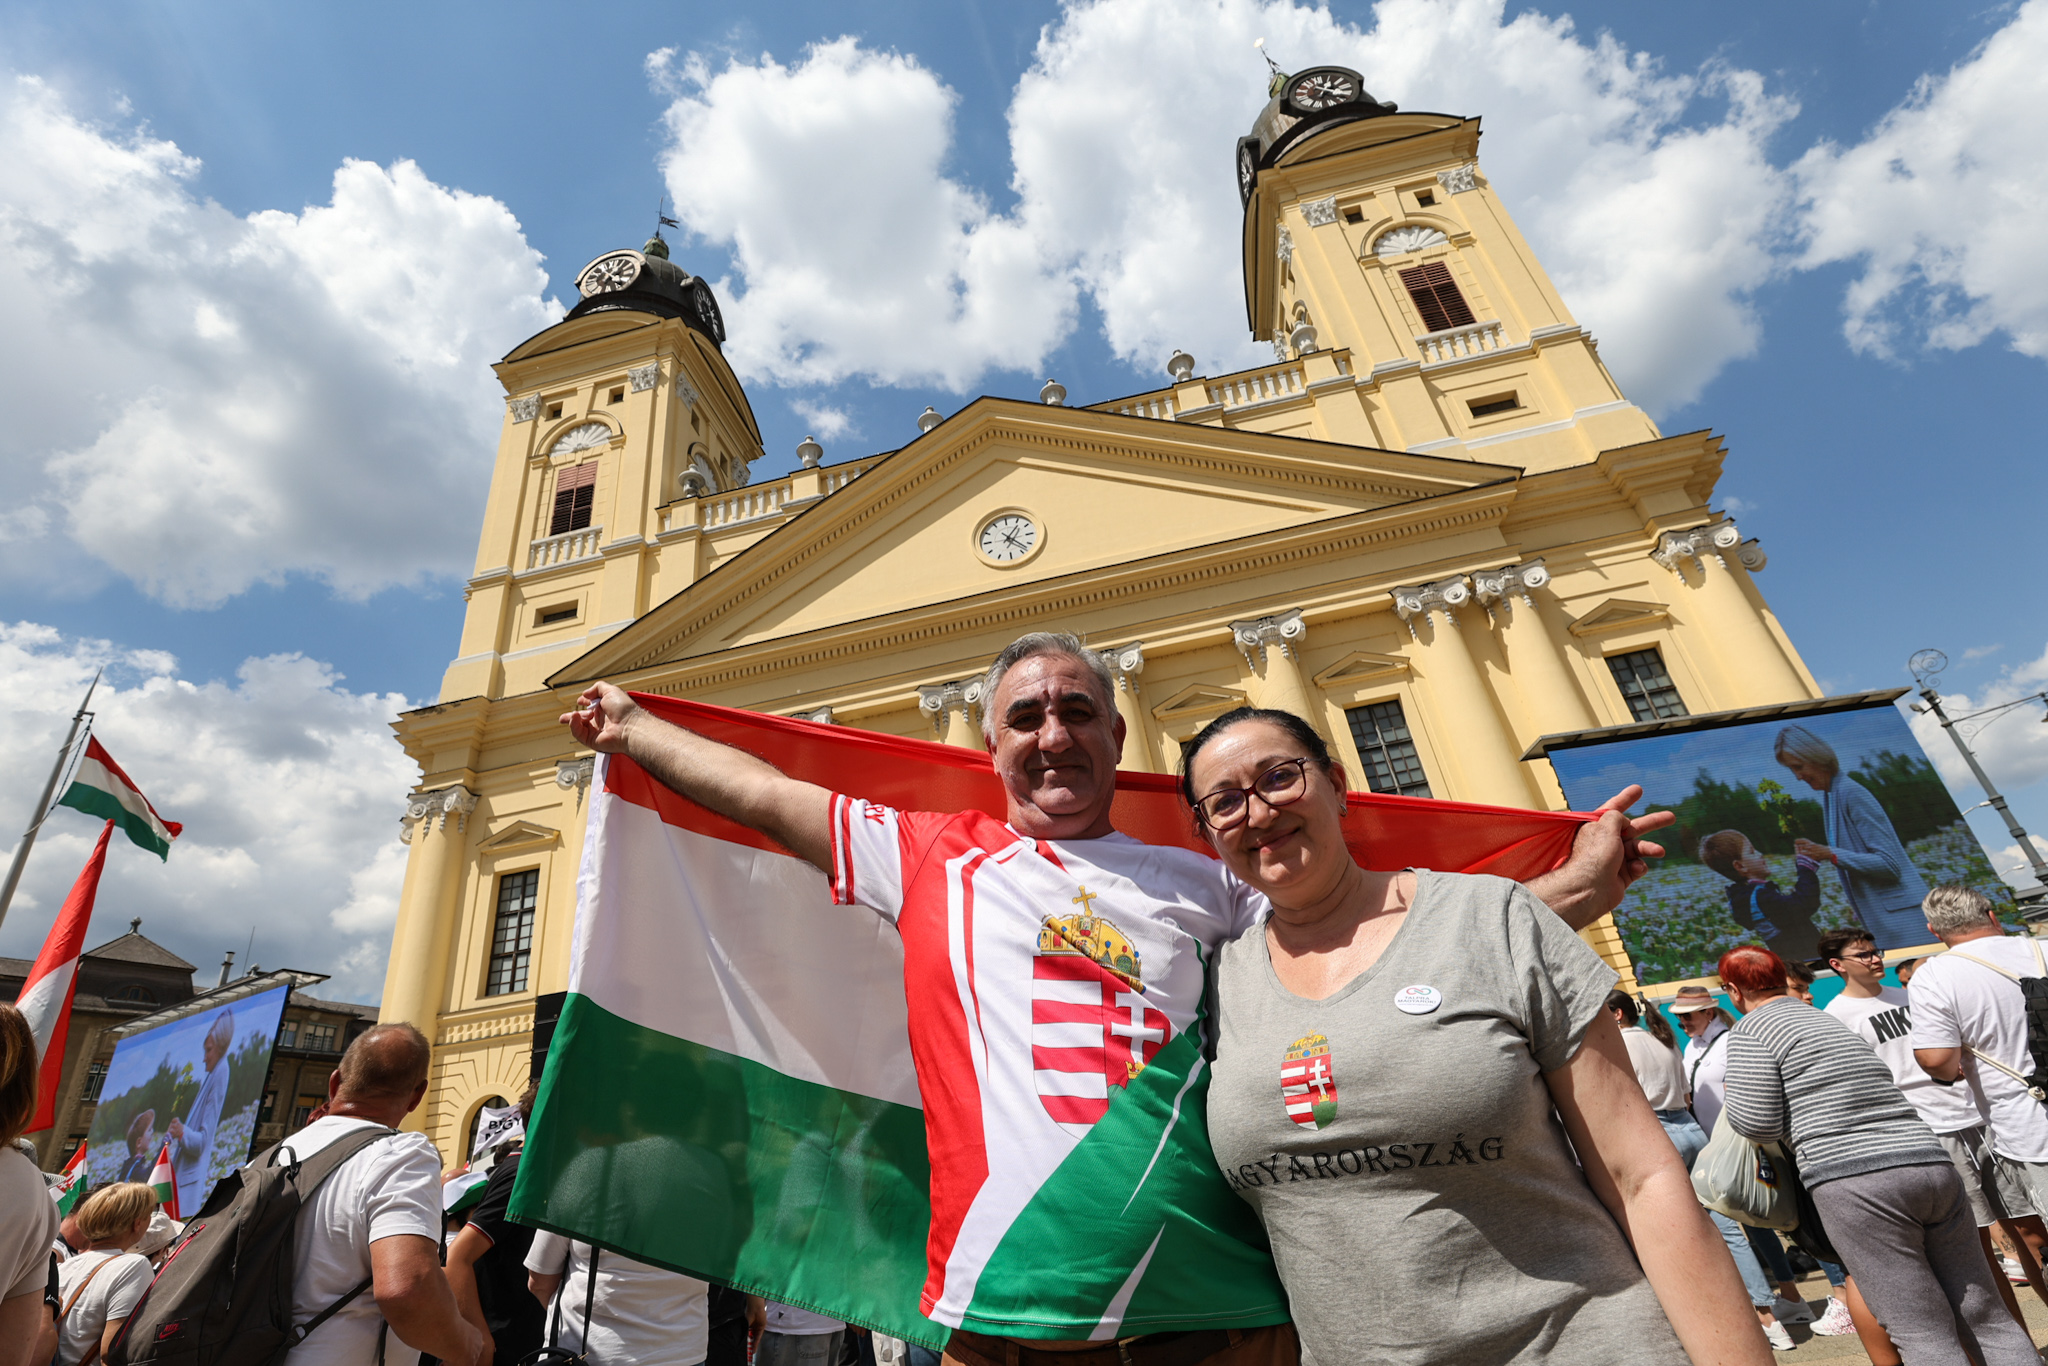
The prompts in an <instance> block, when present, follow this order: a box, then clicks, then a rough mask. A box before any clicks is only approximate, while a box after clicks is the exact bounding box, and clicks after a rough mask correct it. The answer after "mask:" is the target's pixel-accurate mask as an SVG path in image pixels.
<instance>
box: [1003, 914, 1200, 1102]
mask: <svg viewBox="0 0 2048 1366" xmlns="http://www.w3.org/2000/svg"><path fill="white" fill-rule="evenodd" d="M1100 899H1101V898H1100V896H1099V894H1097V893H1095V892H1091V891H1089V890H1088V889H1087V888H1086V887H1083V888H1081V894H1080V895H1079V896H1077V897H1075V898H1073V900H1074V902H1075V904H1076V905H1078V906H1079V907H1080V908H1081V909H1080V910H1079V911H1076V912H1074V913H1071V914H1067V915H1049V916H1047V917H1046V918H1045V920H1044V922H1043V923H1042V924H1041V925H1040V926H1039V929H1038V952H1037V954H1036V955H1035V956H1034V957H1033V958H1032V964H1031V977H1032V982H1031V1069H1032V1077H1033V1080H1034V1082H1035V1083H1036V1085H1037V1089H1038V1098H1039V1100H1040V1101H1041V1102H1042V1103H1043V1104H1044V1105H1045V1111H1046V1113H1047V1114H1049V1115H1051V1116H1052V1117H1053V1119H1054V1120H1056V1121H1058V1122H1059V1123H1060V1124H1062V1125H1064V1126H1066V1127H1067V1128H1069V1129H1071V1130H1073V1131H1075V1132H1076V1133H1079V1132H1084V1131H1085V1130H1086V1129H1087V1128H1088V1127H1089V1126H1090V1125H1092V1124H1094V1123H1095V1121H1097V1120H1098V1119H1101V1118H1102V1116H1103V1115H1104V1114H1106V1113H1107V1112H1108V1110H1109V1093H1110V1088H1111V1087H1116V1086H1123V1085H1125V1084H1127V1083H1128V1082H1129V1081H1130V1079H1131V1078H1132V1077H1135V1076H1137V1075H1138V1073H1139V1072H1141V1071H1143V1070H1144V1067H1145V1064H1146V1063H1148V1062H1150V1061H1151V1060H1152V1057H1153V1055H1154V1054H1156V1053H1157V1052H1158V1051H1159V1050H1160V1049H1161V1048H1162V1047H1164V1046H1165V1044H1166V1041H1167V1038H1168V1037H1169V1036H1170V1035H1171V1034H1172V1033H1173V1028H1172V1026H1171V1025H1170V1024H1168V1023H1167V1019H1166V1016H1165V1015H1164V1014H1163V1013H1161V1012H1160V1011H1157V1010H1154V1009H1152V1007H1151V1006H1150V1004H1149V1003H1148V1002H1147V1001H1146V1000H1145V994H1144V992H1145V979H1144V967H1143V963H1142V960H1141V957H1140V955H1139V953H1138V948H1137V945H1135V944H1133V943H1132V942H1131V939H1130V936H1129V935H1127V934H1125V933H1124V932H1123V931H1122V930H1121V929H1119V928H1118V927H1117V925H1116V924H1115V922H1113V921H1112V920H1110V918H1109V917H1108V916H1106V915H1097V914H1095V913H1094V910H1093V909H1092V908H1093V904H1094V903H1095V902H1096V901H1098V900H1100Z"/></svg>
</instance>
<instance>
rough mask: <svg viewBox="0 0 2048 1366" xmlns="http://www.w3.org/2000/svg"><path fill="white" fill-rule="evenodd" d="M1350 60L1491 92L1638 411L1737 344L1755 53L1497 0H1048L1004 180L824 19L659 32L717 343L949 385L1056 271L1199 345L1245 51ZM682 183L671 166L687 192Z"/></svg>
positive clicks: (1762, 112)
mask: <svg viewBox="0 0 2048 1366" xmlns="http://www.w3.org/2000/svg"><path fill="white" fill-rule="evenodd" d="M1260 36H1263V37H1265V38H1266V39H1267V46H1268V50H1270V51H1273V52H1275V53H1277V54H1279V55H1280V56H1281V58H1282V59H1283V60H1284V61H1286V62H1288V63H1290V64H1292V65H1294V66H1297V67H1299V66H1306V65H1309V64H1311V63H1321V62H1337V63H1342V64H1345V65H1350V66H1355V67H1357V68H1358V69H1359V70H1361V71H1364V72H1366V73H1368V85H1369V86H1370V88H1371V89H1372V91H1373V93H1374V94H1375V95H1376V96H1378V97H1380V98H1391V99H1395V100H1398V101H1400V102H1401V103H1402V104H1403V105H1404V106H1405V107H1408V108H1413V109H1434V110H1443V111H1447V112H1453V113H1479V114H1484V115H1485V116H1486V117H1487V127H1488V130H1489V131H1488V135H1487V142H1486V146H1485V152H1484V161H1485V165H1486V167H1487V170H1488V174H1489V175H1490V177H1491V178H1492V179H1493V181H1494V183H1495V184H1496V185H1497V186H1498V187H1499V188H1500V190H1501V192H1502V194H1503V196H1504V197H1505V198H1506V200H1507V203H1508V205H1509V207H1510V209H1511V210H1512V211H1513V212H1514V213H1515V214H1516V216H1517V218H1518V220H1519V222H1520V223H1521V226H1522V227H1523V229H1524V231H1525V233H1526V234H1527V235H1528V237H1529V238H1530V240H1531V241H1532V243H1533V244H1534V245H1535V247H1536V250H1537V252H1538V254H1539V255H1540V256H1541V257H1542V258H1543V260H1544V262H1545V264H1546V265H1547V266H1548V267H1549V269H1550V271H1551V273H1552V275H1553V276H1554V277H1555V278H1556V280H1557V282H1558V284H1559V285H1560V287H1561V288H1562V289H1563V291H1564V293H1565V297H1566V299H1567V301H1568V303H1569V304H1570V305H1571V306H1572V307H1573V308H1574V310H1575V311H1576V312H1577V313H1578V314H1579V316H1580V317H1581V319H1582V320H1583V321H1585V322H1587V323H1588V324H1589V325H1590V326H1591V327H1592V328H1593V329H1594V330H1595V331H1596V332H1598V334H1599V335H1600V336H1601V338H1602V340H1603V342H1604V343H1605V348H1604V351H1603V354H1604V355H1605V356H1606V357H1607V359H1608V362H1609V364H1610V365H1611V366H1612V367H1613V368H1614V369H1615V370H1616V371H1617V373H1618V375H1619V377H1620V378H1621V380H1622V383H1623V384H1624V386H1625V387H1626V388H1627V389H1628V390H1629V391H1630V393H1631V395H1632V396H1633V397H1635V398H1637V399H1638V401H1640V402H1643V403H1645V404H1647V405H1649V406H1651V407H1652V408H1668V407H1671V406H1674V405H1677V404H1681V403H1683V402H1685V401H1686V400H1688V399H1690V398H1691V397H1693V396H1695V395H1696V394H1697V393H1698V392H1699V390H1700V388H1701V387H1702V386H1703V385H1704V384H1705V383H1706V382H1707V381H1708V380H1709V379H1711V378H1712V377H1713V375H1715V374H1716V373H1718V372H1719V370H1720V369H1721V368H1722V367H1723V366H1724V365H1726V364H1727V363H1728V362H1729V361H1730V360H1731V359H1733V358H1736V357H1739V356H1743V355H1747V354H1749V353H1750V352H1751V351H1753V350H1754V349H1755V346H1756V340H1757V324H1756V319H1755V316H1754V314H1753V312H1752V310H1751V308H1750V306H1749V304H1748V303H1747V292H1748V291H1750V290H1751V289H1753V288H1755V287H1756V286H1757V285H1758V284H1760V283H1762V282H1763V281H1764V280H1765V279H1767V278H1768V277H1769V276H1770V275H1771V273H1772V272H1773V270H1774V269H1775V268H1776V267H1775V265H1774V260H1775V258H1774V257H1773V254H1772V246H1773V242H1774V240H1775V237H1774V234H1775V233H1776V231H1777V228H1776V227H1775V226H1774V225H1775V224H1776V223H1777V221H1778V220H1777V216H1776V213H1775V211H1774V209H1773V208H1772V205H1773V203H1774V202H1775V201H1777V200H1779V199H1781V198H1782V197H1783V193H1784V188H1783V186H1782V185H1781V184H1780V182H1781V181H1782V180H1783V176H1782V173H1780V172H1778V171H1776V170H1774V169H1773V168H1772V167H1771V166H1770V164H1769V162H1768V160H1767V159H1766V157H1765V152H1764V147H1765V142H1766V140H1767V139H1768V138H1769V137H1770V136H1771V135H1772V133H1774V132H1775V131H1776V130H1777V129H1778V128H1779V127H1780V126H1781V125H1782V124H1783V122H1784V121H1785V120H1786V119H1787V118H1789V117H1790V115H1791V114H1792V113H1793V112H1794V110H1793V106H1792V105H1791V104H1790V103H1789V102H1788V101H1786V100H1784V99H1782V98H1777V97H1773V96H1771V95H1769V94H1767V93H1766V91H1765V89H1764V85H1763V82H1762V80H1761V78H1760V77H1758V76H1757V75H1755V74H1754V73H1751V72H1743V71H1733V70H1728V69H1724V68H1721V67H1709V68H1706V69H1704V70H1702V71H1700V72H1697V73H1692V74H1677V75H1667V74H1665V73H1663V72H1661V71H1660V70H1659V68H1658V67H1657V65H1656V63H1654V62H1653V61H1652V60H1650V59H1649V58H1647V57H1645V56H1643V55H1642V54H1638V53H1631V52H1629V51H1627V50H1626V49H1624V48H1622V47H1620V46H1619V45H1618V44H1616V43H1615V42H1613V41H1612V40H1611V39H1609V38H1607V37H1605V36H1602V37H1600V38H1598V39H1596V40H1591V41H1588V40H1586V39H1583V38H1581V37H1579V36H1578V35H1577V34H1576V33H1575V31H1574V30H1573V28H1572V26H1571V23H1570V21H1569V20H1567V19H1547V18H1544V17H1543V16H1540V15H1536V14H1528V13H1525V14H1522V15H1519V16H1517V17H1516V18H1515V19H1514V20H1512V21H1507V20H1505V18H1504V3H1503V0H1383V3H1381V4H1380V5H1378V6H1377V7H1376V8H1375V10H1374V12H1373V23H1372V26H1371V27H1370V28H1359V27H1357V26H1353V25H1349V24H1345V23H1342V22H1340V21H1338V20H1336V19H1334V18H1332V17H1331V16H1330V15H1329V13H1328V12H1327V11H1325V10H1321V9H1310V8H1305V7H1302V6H1299V5H1295V4H1265V5H1261V4H1255V3H1252V0H1209V3H1203V4H1198V5H1189V4H1186V3H1184V2H1183V0H1116V3H1073V4H1069V5H1068V6H1067V7H1066V9H1065V10H1064V12H1063V13H1062V15H1061V17H1060V19H1059V20H1058V21H1057V22H1056V23H1054V24H1052V25H1049V26H1048V27H1047V28H1046V29H1045V30H1044V32H1043V33H1042V35H1041V37H1040V41H1039V45H1038V49H1037V52H1036V54H1035V57H1034V60H1033V63H1032V66H1031V68H1030V69H1029V70H1028V71H1027V72H1026V73H1025V75H1024V77H1023V79H1022V80H1021V81H1020V83H1019V85H1018V87H1017V90H1016V92H1015V94H1014V98H1013V101H1012V104H1011V106H1010V111H1009V122H1010V140H1011V153H1012V157H1013V166H1014V176H1013V180H1012V183H1011V189H1012V190H1013V191H1014V193H1015V194H1016V196H1017V199H1016V203H1015V204H1014V206H1013V207H1011V208H1009V209H1008V210H1007V211H1004V212H1001V213H997V212H994V211H992V210H991V209H990V208H989V206H987V205H986V204H985V203H983V202H982V201H981V200H980V199H978V198H977V197H975V196H974V195H973V194H972V193H970V192H969V191H968V190H966V189H965V188H963V187H962V186H961V185H960V184H959V183H958V182H957V181H955V180H953V179H950V178H948V177H947V175H946V173H945V169H944V168H945V159H946V155H947V153H948V150H949V146H950V141H949V140H950V132H951V108H952V101H953V95H952V93H951V92H950V91H948V90H947V89H946V88H945V87H944V86H942V85H941V84H940V83H939V81H938V80H937V78H936V77H934V76H933V75H932V74H931V73H930V72H929V71H928V70H926V69H925V68H923V67H921V66H919V65H918V64H917V63H916V62H915V61H914V60H911V59H908V58H904V57H899V56H895V55H885V54H878V53H874V52H870V51H867V50H864V49H862V48H861V47H860V46H859V45H858V44H857V43H856V42H855V41H854V40H852V39H846V38H842V39H840V40H838V41H836V42H833V43H827V44H822V45H819V46H817V47H814V48H812V49H810V51H809V52H808V53H807V54H806V55H805V57H804V59H803V60H802V61H801V62H799V63H798V64H797V65H795V66H793V67H785V66H783V65H781V64H779V63H778V62H776V61H775V59H774V58H772V57H762V58H759V59H757V60H754V61H746V60H739V59H735V60H732V61H729V62H727V63H726V64H725V65H724V67H723V68H722V69H720V70H718V71H716V72H714V71H713V70H712V67H711V64H710V62H709V61H708V60H707V59H705V58H703V57H701V56H693V57H688V58H685V59H683V60H682V61H681V62H680V64H678V63H677V62H676V61H675V59H674V58H673V57H672V54H670V53H667V52H664V53H657V54H655V56H654V57H653V58H652V59H650V70H651V71H652V72H653V73H654V74H655V77H656V81H657V85H661V84H662V83H664V82H666V83H668V84H669V85H670V86H671V87H672V88H674V89H676V90H677V91H679V93H678V94H677V96H676V98H675V100H674V103H673V104H672V105H671V106H670V110H669V114H668V121H669V129H670V133H671V137H672V139H673V143H672V147H671V149H670V151H669V153H668V154H667V157H666V161H665V165H666V168H667V171H668V176H669V183H670V185H671V188H672V189H673V190H674V192H675V193H676V195H677V198H678V200H679V202H681V203H682V204H683V205H684V216H685V218H686V220H687V221H688V223H689V226H690V227H691V229H692V230H693V231H695V232H697V233H699V234H701V235H702V236H704V237H705V238H708V239H710V240H712V241H715V242H719V243H723V244H728V245H730V246H731V247H732V248H733V251H734V256H735V260H736V263H737V266H738V270H739V274H740V276H741V279H742V281H743V283H744V290H743V291H732V292H734V293H735V295H736V297H735V298H734V304H733V308H732V309H731V310H730V314H731V318H732V327H733V335H734V343H733V345H732V347H730V348H729V351H728V354H729V355H731V356H732V357H733V359H734V361H735V363H736V364H737V365H739V366H740V368H741V369H742V370H743V372H744V373H746V374H747V375H748V376H749V377H750V378H757V379H776V380H782V381H787V380H790V379H796V380H799V381H803V382H831V381H835V380H840V379H846V378H850V377H856V376H859V377H865V378H868V379H871V380H876V381H879V382H882V383H885V384H908V383H913V382H930V381H934V380H935V381H938V382H940V383H944V384H946V385H948V386H950V387H953V388H955V389H961V388H964V387H966V386H967V385H969V384H972V383H973V382H974V381H975V380H976V379H977V378H979V377H980V376H981V375H982V374H983V373H985V372H986V371H987V370H989V369H991V368H1023V369H1034V370H1035V369H1036V368H1037V367H1038V362H1039V361H1040V360H1042V359H1043V357H1044V355H1045V354H1046V352H1047V351H1048V350H1049V349H1051V347H1053V346H1054V345H1056V344H1057V343H1058V342H1059V341H1060V340H1061V339H1062V338H1063V337H1064V336H1065V334H1066V331H1067V329H1068V328H1069V326H1070V325H1071V320H1072V318H1073V316H1074V313H1073V305H1074V300H1075V296H1076V290H1077V288H1078V289H1081V290H1085V291H1086V292H1087V294H1088V295H1089V296H1090V298H1091V299H1092V301H1093V302H1094V304H1095V305H1097V307H1098V308H1099V309H1100V311H1101V317H1102V326H1103V329H1104V332H1105V334H1106V336H1107V338H1108V341H1109V343H1110V345H1111V347H1112V348H1113V349H1114V350H1115V352H1116V354H1117V355H1118V356H1120V357H1121V358H1123V359H1124V360H1126V361H1129V362H1130V363H1132V364H1133V365H1134V366H1136V367H1137V368H1138V369H1139V371H1140V372H1141V373H1142V374H1146V375H1152V374H1154V373H1156V372H1157V370H1158V368H1159V366H1160V364H1161V363H1162V362H1163V360H1164V357H1165V356H1166V354H1167V353H1168V352H1169V351H1170V350H1171V349H1172V348H1173V347H1175V346H1185V347H1188V348H1189V349H1190V350H1191V351H1193V352H1194V354H1195V355H1196V357H1197V359H1198V360H1199V361H1200V362H1201V365H1202V368H1203V369H1205V370H1207V371H1208V372H1210V373H1222V372H1224V371H1226V370H1229V369H1233V368H1237V367H1240V366H1244V365H1248V364H1256V363H1258V362H1259V361H1260V360H1262V359H1270V352H1265V351H1263V350H1262V349H1261V348H1258V347H1255V346H1254V345H1253V344H1252V343H1251V342H1250V340H1249V337H1248V334H1247V331H1246V327H1245V322H1244V314H1243V304H1242V290H1241V283H1240V263H1239V223H1240V215H1239V211H1238V204H1237V198H1236V190H1235V188H1234V184H1233V180H1232V175H1231V170H1230V154H1231V149H1232V147H1233V146H1234V144H1235V142H1236V139H1237V137H1238V135H1239V134H1240V133H1242V132H1244V131H1245V130H1246V128H1248V127H1249V125H1250V123H1251V120H1252V118H1253V117H1254V115H1255V114H1256V113H1257V112H1258V109H1259V107H1260V105H1261V104H1262V103H1263V102H1264V98H1265V96H1264V68H1263V66H1262V64H1261V63H1260V62H1259V60H1258V58H1257V56H1256V54H1255V53H1254V52H1253V50H1252V46H1251V44H1252V40H1253V39H1254V38H1255V37H1260ZM685 191H687V193H685Z"/></svg>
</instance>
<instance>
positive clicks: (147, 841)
mask: <svg viewBox="0 0 2048 1366" xmlns="http://www.w3.org/2000/svg"><path fill="white" fill-rule="evenodd" d="M57 804H58V805H59V806H68V807H72V808H74V809H75V810H79V811H83V812H86V813H87V814H88V815H93V816H98V817H99V818H100V819H101V820H105V821H112V822H114V824H116V825H118V826H120V827H121V829H122V831H123V832H125V833H126V834H127V836H128V838H129V839H131V840H133V841H134V842H135V843H136V844H139V845H141V846H142V847H143V848H144V849H147V850H149V852H150V853H152V854H155V855H156V856H157V857H158V858H161V859H168V858H169V857H170V856H171V841H172V840H174V839H176V838H177V837H178V836H179V835H180V834H182V833H183V832H184V829H185V827H184V826H182V825H180V824H178V823H177V822H176V821H167V820H165V819H164V818H163V817H161V816H159V815H157V814H156V808H155V807H153V806H151V805H150V804H149V798H147V797H145V796H143V795H142V792H141V790H140V789H138V788H137V787H136V786H135V784H134V783H133V782H132V781H130V779H129V777H128V775H127V774H125V773H123V772H122V771H121V766H120V765H119V764H117V763H115V762H114V761H113V759H112V758H111V757H110V756H109V755H108V754H107V750H106V746H104V745H102V744H101V743H100V742H99V740H98V738H97V737H92V738H88V740H87V741H86V746H85V758H84V759H82V760H80V761H79V765H78V772H77V773H76V774H74V775H73V776H72V779H71V786H70V787H68V788H66V789H64V795H63V796H62V797H60V798H59V799H58V801H57Z"/></svg>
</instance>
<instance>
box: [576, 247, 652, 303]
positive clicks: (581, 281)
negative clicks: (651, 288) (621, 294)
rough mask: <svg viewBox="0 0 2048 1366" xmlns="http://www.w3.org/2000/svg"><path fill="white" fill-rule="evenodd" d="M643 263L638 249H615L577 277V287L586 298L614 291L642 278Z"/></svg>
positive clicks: (588, 266) (592, 263)
mask: <svg viewBox="0 0 2048 1366" xmlns="http://www.w3.org/2000/svg"><path fill="white" fill-rule="evenodd" d="M642 264H643V261H642V258H641V255H640V253H639V252H637V251H615V252H612V253H611V254H610V255H608V256H600V257H598V258H597V259H596V260H595V261H592V262H591V263H590V264H589V265H587V266H585V267H584V268H583V273H582V274H581V275H579V276H577V277H576V288H577V289H578V290H579V291H580V292H581V293H582V295H583V297H584V298H586V299H588V298H591V297H593V296H594V295H598V294H611V293H614V292H616V291H618V290H621V289H624V288H625V287H626V286H627V285H630V284H632V283H633V281H635V280H637V279H639V278H640V269H641V266H642Z"/></svg>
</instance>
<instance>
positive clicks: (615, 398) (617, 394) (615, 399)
mask: <svg viewBox="0 0 2048 1366" xmlns="http://www.w3.org/2000/svg"><path fill="white" fill-rule="evenodd" d="M625 401H626V391H625V390H624V389H614V390H612V396H611V397H610V398H609V399H607V400H606V402H608V403H624V402H625Z"/></svg>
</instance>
